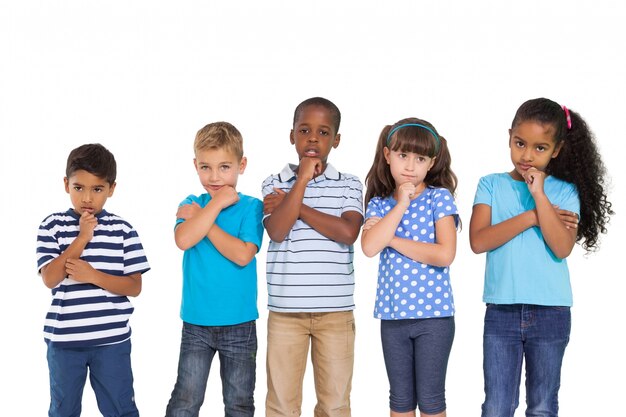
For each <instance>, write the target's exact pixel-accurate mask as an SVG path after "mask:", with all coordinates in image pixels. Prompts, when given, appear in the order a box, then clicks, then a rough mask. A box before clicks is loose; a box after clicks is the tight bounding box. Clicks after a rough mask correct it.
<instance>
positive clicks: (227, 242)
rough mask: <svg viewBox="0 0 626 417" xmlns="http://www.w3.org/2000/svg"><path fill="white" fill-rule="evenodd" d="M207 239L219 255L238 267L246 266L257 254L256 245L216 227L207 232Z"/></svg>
mask: <svg viewBox="0 0 626 417" xmlns="http://www.w3.org/2000/svg"><path fill="white" fill-rule="evenodd" d="M208 237H209V240H210V241H211V243H213V246H215V249H217V250H218V252H219V253H221V254H222V255H223V256H224V257H225V258H226V259H228V260H230V261H231V262H234V263H236V264H237V265H239V266H246V265H248V264H249V263H250V261H252V259H254V255H255V254H256V252H257V247H256V245H254V244H253V243H250V242H244V241H243V240H241V239H239V238H236V237H234V236H232V235H230V234H228V233H226V232H225V231H223V230H222V229H221V228H220V227H219V226H217V225H213V227H212V228H211V230H209V234H208Z"/></svg>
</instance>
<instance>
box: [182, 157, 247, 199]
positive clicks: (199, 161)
mask: <svg viewBox="0 0 626 417" xmlns="http://www.w3.org/2000/svg"><path fill="white" fill-rule="evenodd" d="M193 163H194V166H195V167H196V171H197V172H198V177H199V178H200V183H201V184H202V186H203V187H204V189H205V190H206V191H207V192H208V193H209V195H210V196H211V197H213V195H214V194H215V193H216V192H217V191H218V190H219V189H220V188H222V187H223V186H225V185H229V186H231V187H233V188H235V189H236V188H237V178H238V177H239V174H243V172H244V170H245V169H246V163H247V161H246V158H245V157H243V158H241V161H239V160H238V159H237V156H236V155H235V154H233V153H232V152H230V151H229V150H227V149H223V148H219V149H206V150H201V151H198V152H196V157H195V158H194V160H193Z"/></svg>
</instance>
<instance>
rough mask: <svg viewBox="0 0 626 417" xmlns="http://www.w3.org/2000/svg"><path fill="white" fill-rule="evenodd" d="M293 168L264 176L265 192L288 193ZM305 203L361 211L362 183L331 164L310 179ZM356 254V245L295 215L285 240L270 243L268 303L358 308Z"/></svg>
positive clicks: (299, 308)
mask: <svg viewBox="0 0 626 417" xmlns="http://www.w3.org/2000/svg"><path fill="white" fill-rule="evenodd" d="M295 168H296V166H295V165H287V166H286V167H285V168H284V169H283V170H282V171H281V172H280V174H277V175H271V176H270V177H268V178H267V179H266V180H265V181H263V186H262V187H263V189H262V192H263V197H265V196H266V195H268V194H270V193H272V192H274V188H279V189H281V190H283V191H285V192H289V191H290V190H291V188H292V187H293V185H294V183H295V180H296V174H295V173H294V169H295ZM303 204H305V205H307V206H309V207H311V208H314V209H315V210H318V211H320V212H323V213H326V214H330V215H332V216H337V217H341V215H342V213H345V212H348V211H356V212H358V213H359V214H363V186H362V184H361V182H360V181H359V179H358V178H357V177H355V176H354V175H350V174H344V173H339V172H337V170H336V169H335V168H334V167H332V166H331V165H327V166H326V170H325V171H324V172H323V173H322V174H321V175H319V176H318V177H316V178H313V179H312V180H311V181H309V183H308V184H307V187H306V191H305V193H304V200H303ZM265 217H266V218H267V216H265ZM353 257H354V247H353V246H352V245H345V244H343V243H338V242H335V241H333V240H330V239H328V238H327V237H325V236H323V235H322V234H320V233H318V232H317V231H316V230H314V229H313V228H312V227H310V226H309V225H308V224H306V223H305V222H303V221H302V220H301V219H298V220H296V222H295V224H294V225H293V227H292V228H291V231H290V232H289V234H288V235H287V236H286V238H285V240H284V241H283V242H281V243H278V242H274V241H271V240H270V242H269V247H268V251H267V292H268V308H269V309H270V310H271V311H278V312H290V313H295V312H328V311H345V310H352V309H354V297H353V295H354V266H353Z"/></svg>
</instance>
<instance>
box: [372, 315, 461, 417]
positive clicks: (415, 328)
mask: <svg viewBox="0 0 626 417" xmlns="http://www.w3.org/2000/svg"><path fill="white" fill-rule="evenodd" d="M380 335H381V339H382V343H383V356H384V358H385V367H386V368H387V377H388V378H389V386H390V388H389V408H390V409H391V410H392V411H395V412H398V413H406V412H409V411H414V410H415V408H416V407H417V406H418V405H419V410H420V412H422V413H424V414H439V413H441V412H443V411H445V410H446V371H447V368H448V358H449V356H450V350H451V349H452V341H453V340H454V317H443V318H429V319H408V320H381V322H380Z"/></svg>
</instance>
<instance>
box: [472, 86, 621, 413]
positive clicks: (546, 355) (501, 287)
mask: <svg viewBox="0 0 626 417" xmlns="http://www.w3.org/2000/svg"><path fill="white" fill-rule="evenodd" d="M509 147H510V149H511V161H512V162H513V170H512V171H511V172H509V173H498V174H491V175H488V176H486V177H483V178H481V179H480V182H479V184H478V190H477V191H476V197H475V199H474V209H473V213H472V219H471V223H470V244H471V247H472V250H473V251H474V252H475V253H482V252H487V265H486V268H485V286H484V293H483V301H484V302H485V303H487V311H486V314H485V328H484V335H483V370H484V377H485V402H484V403H483V405H482V415H483V417H488V416H498V417H502V416H513V414H514V412H515V409H516V408H517V405H518V402H519V399H518V396H519V383H520V374H521V364H522V358H524V361H525V362H526V404H527V409H526V415H528V416H538V415H542V416H556V415H557V412H558V391H559V386H560V377H561V363H562V359H563V354H564V352H565V347H566V346H567V343H568V341H569V335H570V320H571V316H570V307H571V305H572V291H571V287H570V279H569V272H568V268H567V262H566V260H565V258H566V257H567V256H568V255H569V254H570V252H571V251H572V248H573V246H574V244H575V243H576V242H581V241H582V246H583V247H584V248H585V249H587V250H589V251H591V250H594V249H596V247H597V243H598V234H599V233H600V232H602V233H605V232H606V227H605V226H606V224H607V222H608V220H609V215H610V214H613V211H612V210H611V203H609V202H608V201H607V197H606V193H605V190H604V186H603V184H604V175H605V169H604V165H603V163H602V161H601V159H600V155H599V154H598V151H597V148H596V145H595V143H594V139H593V135H592V133H591V132H590V131H589V129H588V127H587V124H586V123H585V121H584V120H583V119H582V118H581V117H580V116H579V115H578V113H575V112H573V111H571V110H569V109H568V108H566V107H565V106H563V107H561V106H560V105H558V104H557V103H555V102H554V101H551V100H548V99H545V98H538V99H534V100H529V101H527V102H525V103H524V104H522V106H521V107H520V108H519V109H518V110H517V113H516V114H515V117H514V119H513V123H512V124H511V129H509Z"/></svg>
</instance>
